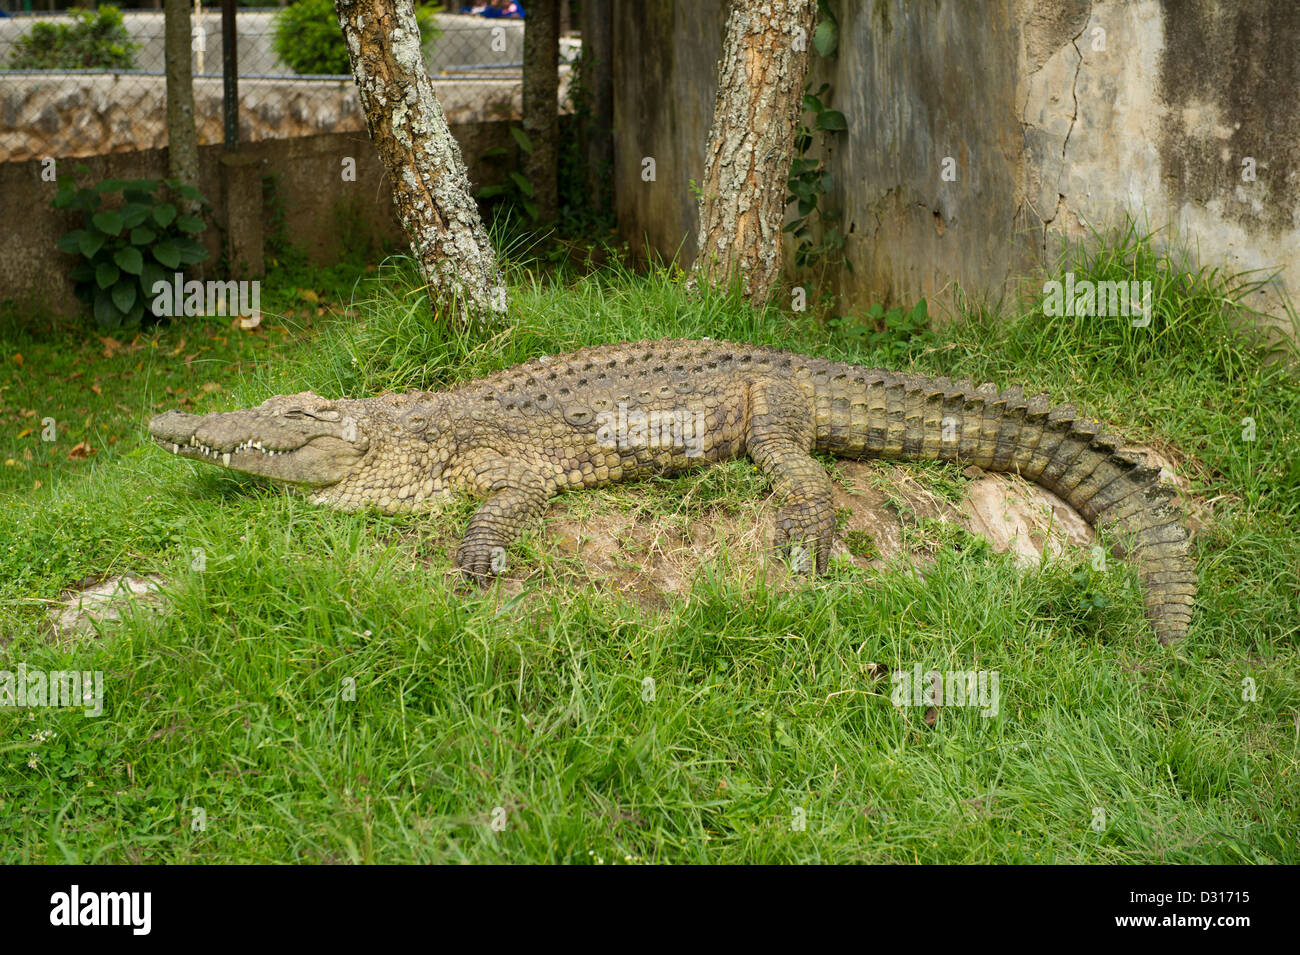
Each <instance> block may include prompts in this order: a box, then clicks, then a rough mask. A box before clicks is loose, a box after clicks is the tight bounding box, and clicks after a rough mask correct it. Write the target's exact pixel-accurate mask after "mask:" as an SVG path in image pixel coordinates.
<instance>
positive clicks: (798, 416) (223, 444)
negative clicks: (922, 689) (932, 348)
mask: <svg viewBox="0 0 1300 955" xmlns="http://www.w3.org/2000/svg"><path fill="white" fill-rule="evenodd" d="M149 433H150V436H151V437H152V438H153V439H154V440H155V441H156V442H158V443H159V444H160V445H162V446H163V447H164V448H166V449H167V450H169V451H171V452H172V453H173V454H176V455H179V456H181V457H187V458H191V459H194V460H199V461H207V462H210V463H214V464H220V465H222V466H223V467H226V468H229V469H231V470H235V471H240V472H244V473H247V474H254V475H260V476H262V477H265V478H270V479H273V480H275V481H281V482H287V483H289V484H292V485H297V486H300V487H301V488H302V489H303V490H304V491H305V492H306V493H307V494H308V495H309V496H310V498H311V499H312V500H313V501H314V502H316V503H318V504H322V505H327V506H330V507H334V508H339V509H344V510H357V509H363V508H368V507H374V508H377V509H379V510H380V511H382V512H385V513H389V514H400V513H408V512H413V511H419V510H429V509H432V508H434V507H437V506H438V505H439V502H441V501H445V500H447V499H449V498H450V497H451V496H452V495H456V494H463V493H468V494H470V495H472V496H475V497H478V498H481V499H483V501H482V504H481V505H480V506H479V508H478V510H477V511H476V512H475V514H474V515H473V517H472V518H471V519H470V521H469V525H468V528H467V530H466V532H465V534H464V537H463V539H462V541H461V543H460V546H459V548H458V550H457V552H456V564H457V566H458V568H459V569H460V571H461V573H462V574H464V575H465V576H466V577H467V578H469V579H471V580H475V581H480V582H481V581H484V580H487V579H490V578H491V577H493V576H496V575H497V574H499V573H500V571H502V570H503V569H504V566H505V561H504V556H505V553H506V548H508V547H509V546H510V545H511V543H512V542H513V541H514V539H515V538H516V537H517V536H518V534H519V533H520V531H521V530H522V529H523V527H524V526H525V525H526V524H527V523H529V522H530V521H532V520H534V519H535V518H537V517H539V516H540V515H541V514H542V512H543V511H544V509H545V507H546V504H547V501H548V500H549V499H550V498H551V497H552V496H554V495H555V494H557V493H559V492H561V491H568V490H574V489H577V488H588V487H599V486H601V485H604V484H609V483H612V482H615V481H623V480H628V479H632V478H636V477H640V476H644V475H649V474H657V473H673V472H679V471H682V470H685V469H687V468H691V467H695V466H699V465H704V464H709V463H713V462H718V461H724V460H728V459H731V458H735V457H738V456H741V455H748V457H749V458H750V459H751V460H752V461H753V462H754V464H755V465H756V466H757V467H758V469H759V470H760V471H762V472H763V473H764V474H765V475H766V476H767V477H768V478H769V479H770V482H771V484H772V487H773V490H774V492H775V493H776V494H777V495H778V503H779V509H778V511H777V515H776V530H775V535H774V543H775V547H776V549H777V550H778V551H779V552H780V553H782V554H783V555H785V556H786V557H787V558H788V559H789V560H790V561H791V564H792V567H793V569H794V570H796V571H802V572H806V573H818V574H821V573H824V572H825V571H826V569H827V565H828V561H829V559H830V553H831V544H832V540H833V536H834V531H835V510H834V507H833V504H832V496H831V481H830V477H829V475H828V474H827V471H826V469H825V468H824V467H823V466H822V465H821V464H819V463H818V461H817V460H816V459H815V458H814V457H813V452H815V451H817V452H824V453H828V454H831V455H835V456H840V457H849V458H893V459H920V460H941V461H951V462H956V463H959V464H964V465H975V466H977V467H979V468H983V469H985V470H988V471H1001V472H1013V473H1018V474H1020V475H1022V476H1023V477H1025V478H1027V479H1029V480H1031V481H1034V482H1036V483H1037V484H1039V485H1041V486H1043V487H1044V488H1046V489H1047V490H1049V491H1052V492H1053V493H1055V494H1057V495H1059V496H1060V497H1062V498H1064V499H1065V501H1067V502H1068V503H1069V504H1070V505H1071V506H1073V507H1074V508H1075V510H1077V511H1078V512H1079V513H1080V514H1081V515H1082V516H1083V517H1084V519H1085V520H1087V521H1088V522H1089V523H1091V524H1092V525H1093V526H1094V527H1096V528H1097V529H1098V530H1103V529H1104V530H1105V531H1106V532H1107V535H1108V537H1109V539H1111V540H1112V541H1113V547H1114V550H1115V551H1116V552H1117V553H1118V554H1119V555H1120V556H1122V557H1126V558H1131V559H1133V560H1134V562H1135V564H1136V567H1137V569H1138V572H1139V575H1140V578H1141V580H1142V583H1143V587H1144V599H1145V603H1146V611H1147V617H1148V620H1149V622H1150V624H1151V627H1152V629H1153V630H1154V632H1155V635H1156V636H1157V637H1158V638H1159V640H1160V642H1161V643H1163V644H1168V643H1171V642H1173V641H1176V640H1179V639H1181V638H1182V637H1184V636H1186V634H1187V629H1188V625H1189V623H1190V621H1191V618H1192V609H1193V604H1194V599H1195V595H1196V584H1197V574H1196V566H1195V562H1194V560H1193V557H1192V555H1191V541H1190V539H1189V536H1188V532H1187V528H1186V526H1185V524H1184V522H1183V519H1182V513H1181V511H1180V510H1179V509H1178V507H1177V506H1176V504H1175V502H1174V498H1175V493H1174V491H1173V490H1172V489H1171V488H1170V487H1169V486H1168V485H1166V484H1163V483H1161V481H1160V469H1159V468H1157V467H1153V466H1151V465H1150V464H1149V463H1148V461H1147V460H1146V458H1145V456H1144V455H1143V454H1142V453H1141V452H1139V451H1137V450H1135V449H1132V448H1126V447H1125V445H1124V441H1123V439H1122V438H1121V437H1119V436H1118V435H1117V434H1115V433H1113V432H1112V431H1111V430H1110V429H1108V428H1106V427H1105V426H1104V425H1103V424H1102V423H1101V422H1099V421H1097V420H1095V419H1093V418H1089V417H1086V416H1084V415H1082V414H1080V413H1078V412H1077V410H1076V409H1075V406H1074V405H1073V404H1059V405H1053V403H1052V402H1051V401H1050V399H1049V398H1048V397H1047V395H1045V394H1039V395H1036V396H1034V397H1026V396H1025V394H1024V392H1023V390H1022V389H1021V388H1019V387H1012V388H1008V389H1006V390H999V389H998V388H997V386H995V385H993V384H983V385H980V386H978V387H976V386H975V385H974V383H973V382H971V381H952V380H949V379H947V378H932V377H926V376H923V375H919V374H911V373H901V372H893V371H886V370H883V369H877V368H865V367H862V366H859V365H855V364H850V363H846V362H839V361H832V360H829V359H824V358H814V357H809V356H806V355H801V354H797V353H794V352H789V351H782V350H778V349H772V348H766V347H760V346H755V345H747V344H743V343H733V342H724V341H712V340H708V339H705V340H700V341H688V340H669V341H641V342H634V343H623V344H614V345H600V346H595V347H589V348H583V349H581V350H579V351H576V352H573V353H571V354H567V355H560V356H544V357H540V358H536V359H534V360H532V361H529V362H527V363H524V364H521V365H517V366H515V367H512V368H509V369H506V370H504V371H500V372H497V373H495V374H493V375H490V376H488V377H485V378H480V379H477V380H474V381H469V382H466V383H464V384H461V385H458V386H456V387H452V388H450V389H448V390H445V391H439V392H425V391H421V392H411V393H403V394H395V393H391V392H388V393H384V394H381V395H378V396H376V397H372V398H362V399H348V398H339V399H332V398H323V397H321V396H319V395H316V394H313V393H311V392H303V393H300V394H295V395H278V396H276V397H273V398H270V399H268V400H267V401H266V402H264V403H263V404H261V405H259V406H258V407H255V408H248V409H243V410H238V411H229V412H214V413H210V414H204V415H194V414H185V413H182V412H180V411H168V412H166V413H164V414H161V415H158V416H157V417H155V418H153V420H152V421H151V422H150V424H149Z"/></svg>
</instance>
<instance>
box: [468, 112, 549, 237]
mask: <svg viewBox="0 0 1300 955" xmlns="http://www.w3.org/2000/svg"><path fill="white" fill-rule="evenodd" d="M510 135H511V136H513V137H514V140H515V144H516V145H517V146H518V147H519V151H520V152H522V153H524V155H531V154H532V152H533V141H532V140H531V139H529V138H528V134H527V133H525V132H524V131H523V130H522V129H521V128H519V127H518V126H511V127H510ZM509 152H510V151H509V150H508V149H506V148H505V147H504V146H493V147H492V148H491V149H488V150H485V151H484V152H483V156H484V158H489V157H492V156H505V155H508V154H509ZM533 192H534V190H533V184H532V183H531V182H529V181H528V179H527V177H526V176H524V174H523V173H521V172H518V171H516V170H513V169H512V170H511V171H510V172H509V174H507V176H506V180H505V182H503V183H500V184H498V185H495V186H484V187H483V188H482V189H480V190H479V191H478V196H477V198H479V199H492V198H496V197H498V196H499V197H501V198H502V200H503V201H504V202H505V203H506V204H507V205H513V206H517V207H518V208H520V209H523V210H524V213H525V214H526V215H527V216H528V218H529V219H531V220H532V221H534V222H536V221H537V204H536V203H534V202H533Z"/></svg>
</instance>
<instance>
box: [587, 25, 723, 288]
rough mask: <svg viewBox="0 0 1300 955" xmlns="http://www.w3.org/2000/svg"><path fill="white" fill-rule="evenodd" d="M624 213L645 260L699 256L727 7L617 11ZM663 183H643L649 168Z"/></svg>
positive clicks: (617, 119)
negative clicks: (647, 163) (700, 198)
mask: <svg viewBox="0 0 1300 955" xmlns="http://www.w3.org/2000/svg"><path fill="white" fill-rule="evenodd" d="M613 19H614V56H613V71H614V170H615V184H614V194H615V204H616V208H617V213H618V221H619V224H620V230H621V232H622V234H623V237H624V238H626V239H627V240H628V241H629V242H630V243H631V246H632V249H633V250H634V252H636V253H637V254H643V253H644V252H646V251H647V250H656V251H657V252H659V253H660V254H662V255H663V256H665V257H668V258H671V257H672V256H673V255H674V254H676V253H677V251H678V249H679V248H681V249H682V254H683V256H684V261H686V262H689V261H691V260H693V259H694V257H695V234H696V230H697V228H698V226H697V224H696V209H695V203H696V195H695V193H694V192H693V191H692V189H691V181H692V180H694V181H695V182H696V183H699V182H701V181H702V180H703V179H704V145H705V142H706V141H707V139H708V134H709V124H710V123H711V122H712V121H713V96H714V93H715V92H716V91H717V62H718V54H719V53H720V52H721V50H722V29H723V26H724V24H725V22H726V11H725V9H724V5H723V4H722V3H721V2H720V0H706V2H699V3H687V2H681V0H645V2H644V3H639V2H638V3H627V2H616V3H615V4H614V18H613ZM646 158H651V159H653V160H654V162H655V180H654V181H653V182H647V181H645V180H643V179H642V169H643V165H642V163H643V160H644V159H646Z"/></svg>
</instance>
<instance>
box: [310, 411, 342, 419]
mask: <svg viewBox="0 0 1300 955" xmlns="http://www.w3.org/2000/svg"><path fill="white" fill-rule="evenodd" d="M312 417H313V418H316V419H317V420H319V421H338V420H339V418H340V417H342V416H341V415H340V414H339V413H338V412H337V411H335V410H334V409H333V408H323V409H321V410H320V411H317V412H315V413H314V414H313V415H312Z"/></svg>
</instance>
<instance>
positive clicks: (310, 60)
mask: <svg viewBox="0 0 1300 955" xmlns="http://www.w3.org/2000/svg"><path fill="white" fill-rule="evenodd" d="M415 19H416V22H417V23H418V24H419V26H420V42H421V44H422V45H427V44H428V43H429V42H430V41H431V40H433V39H435V38H436V37H438V36H440V35H441V32H442V31H440V30H439V29H438V26H437V22H436V21H435V19H434V16H433V11H432V10H431V9H429V8H428V7H421V6H417V7H416V8H415ZM271 45H272V47H273V48H274V49H275V53H276V55H277V56H278V57H280V59H281V60H282V61H284V63H285V64H286V65H288V67H289V68H290V69H291V70H293V71H294V72H295V73H302V74H306V75H320V76H341V75H343V74H350V73H351V72H352V65H351V63H350V62H349V61H348V46H347V42H346V41H345V40H344V39H343V30H342V29H341V28H340V27H339V20H338V16H337V15H336V14H335V12H334V0H295V2H294V3H292V4H290V5H289V6H287V7H285V8H284V9H283V10H281V11H280V12H279V13H278V14H277V15H276V18H275V27H274V35H273V37H272V40H271Z"/></svg>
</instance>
